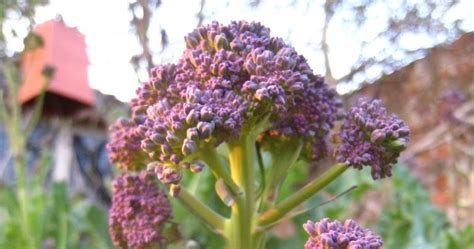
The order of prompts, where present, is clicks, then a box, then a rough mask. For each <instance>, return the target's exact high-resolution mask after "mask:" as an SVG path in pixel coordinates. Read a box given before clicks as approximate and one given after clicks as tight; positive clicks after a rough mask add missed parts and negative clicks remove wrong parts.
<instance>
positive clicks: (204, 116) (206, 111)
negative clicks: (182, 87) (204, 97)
mask: <svg viewBox="0 0 474 249" xmlns="http://www.w3.org/2000/svg"><path fill="white" fill-rule="evenodd" d="M213 117H214V114H213V113H212V109H211V108H209V107H206V106H205V107H203V108H202V109H201V120H202V121H207V122H209V121H211V120H212V118H213Z"/></svg>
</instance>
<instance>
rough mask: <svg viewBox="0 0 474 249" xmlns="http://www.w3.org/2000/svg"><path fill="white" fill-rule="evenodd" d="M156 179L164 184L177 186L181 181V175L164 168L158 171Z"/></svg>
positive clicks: (172, 169)
mask: <svg viewBox="0 0 474 249" xmlns="http://www.w3.org/2000/svg"><path fill="white" fill-rule="evenodd" d="M157 177H158V179H159V180H160V181H161V182H162V183H165V184H177V183H179V181H181V174H180V173H179V172H178V171H177V170H176V169H174V168H171V167H164V168H163V170H161V171H160V174H157Z"/></svg>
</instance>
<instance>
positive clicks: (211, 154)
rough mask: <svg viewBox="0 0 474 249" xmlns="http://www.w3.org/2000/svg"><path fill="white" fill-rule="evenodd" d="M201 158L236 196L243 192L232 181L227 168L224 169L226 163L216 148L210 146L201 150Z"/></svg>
mask: <svg viewBox="0 0 474 249" xmlns="http://www.w3.org/2000/svg"><path fill="white" fill-rule="evenodd" d="M200 156H201V158H202V160H204V162H205V163H206V164H207V166H209V168H210V169H211V171H212V173H213V174H214V176H215V177H216V178H217V179H219V178H222V180H224V182H225V184H226V185H227V186H228V187H229V188H230V190H231V191H232V192H233V193H234V194H235V195H237V194H239V193H240V192H241V190H240V188H239V186H238V185H237V184H236V183H235V182H234V180H232V178H231V176H230V174H229V172H227V170H226V168H225V167H224V162H223V160H222V158H220V156H219V154H218V153H217V151H216V149H215V148H213V147H211V146H209V145H205V146H204V147H203V148H202V149H201V155H200Z"/></svg>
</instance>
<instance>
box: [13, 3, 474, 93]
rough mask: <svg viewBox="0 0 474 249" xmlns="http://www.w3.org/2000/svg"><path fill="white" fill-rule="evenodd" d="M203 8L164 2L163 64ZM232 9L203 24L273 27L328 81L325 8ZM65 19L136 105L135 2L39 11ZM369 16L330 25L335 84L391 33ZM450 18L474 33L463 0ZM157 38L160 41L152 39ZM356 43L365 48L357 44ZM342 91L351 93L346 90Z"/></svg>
mask: <svg viewBox="0 0 474 249" xmlns="http://www.w3.org/2000/svg"><path fill="white" fill-rule="evenodd" d="M199 2H200V1H197V0H195V1H191V0H188V1H185V0H164V1H163V4H162V6H160V8H159V9H158V10H157V11H156V12H155V13H154V16H153V20H152V23H151V26H150V30H149V37H150V46H151V48H152V51H158V52H159V51H160V49H161V48H160V43H159V39H160V29H161V27H163V28H164V29H165V30H166V32H167V34H168V37H169V42H170V43H169V47H168V48H167V49H166V50H165V51H164V52H163V53H157V54H155V63H156V64H160V63H163V62H175V61H176V60H177V58H178V57H179V56H180V55H181V53H182V51H183V49H184V48H185V45H184V39H183V37H184V36H185V35H186V34H187V33H189V32H191V31H192V30H193V29H194V28H195V27H196V24H197V18H196V13H197V11H198V10H199ZM229 2H230V3H227V1H222V0H207V1H206V5H205V14H206V18H205V21H204V23H209V22H210V21H211V20H218V21H219V22H221V23H228V22H230V21H231V20H242V19H245V20H249V21H251V20H255V21H260V22H262V24H264V25H265V26H268V27H270V29H271V31H272V35H273V36H280V37H283V38H284V39H285V40H287V41H288V42H290V43H291V44H292V45H293V46H295V48H296V50H297V51H298V52H299V53H300V54H303V55H305V57H306V58H307V59H308V61H309V63H310V65H311V66H312V68H313V70H314V71H315V72H318V73H321V74H324V64H323V60H322V59H323V57H322V54H321V53H320V52H318V50H319V48H318V46H319V40H320V35H321V32H320V30H321V28H322V24H323V18H324V14H323V13H322V12H321V11H322V10H321V8H320V6H319V5H318V4H312V5H307V4H296V6H295V7H289V4H288V2H292V1H287V0H276V1H275V0H273V1H270V0H266V1H263V3H262V4H261V5H260V6H259V7H258V8H257V9H253V8H250V7H249V6H248V1H229ZM305 2H307V1H305ZM318 2H319V1H318ZM58 14H60V15H62V17H63V20H64V22H65V23H66V24H67V25H68V26H72V27H77V28H78V29H79V31H80V32H82V33H83V34H84V35H85V37H86V43H87V47H88V50H87V53H88V56H89V61H90V66H89V83H90V85H91V86H92V87H93V88H96V89H98V90H100V91H102V92H104V93H106V94H113V95H115V96H116V97H117V98H119V99H121V100H123V101H128V100H129V99H130V98H132V97H133V96H134V94H135V93H134V92H135V89H136V88H137V86H138V84H139V83H138V82H139V79H138V77H137V75H136V73H135V71H134V70H133V67H132V66H131V64H130V58H131V57H132V56H133V55H136V54H139V53H140V52H141V48H140V46H139V45H138V41H137V38H136V37H135V36H134V35H133V33H131V31H130V20H131V18H132V15H131V13H130V12H129V10H128V1H126V0H50V4H49V5H48V6H45V7H40V8H38V9H37V14H36V18H35V21H36V22H37V23H42V22H45V21H47V20H49V19H52V18H54V17H55V16H56V15H58ZM370 15H371V18H372V19H373V21H372V24H371V25H370V26H369V27H366V28H365V29H361V30H351V28H350V27H349V26H347V25H344V23H343V21H342V18H343V15H341V20H337V19H336V20H335V22H336V23H337V24H339V25H332V26H331V29H330V30H329V43H330V44H331V46H332V47H333V48H337V49H332V50H331V54H330V56H331V59H332V60H333V61H336V62H337V64H335V63H333V65H332V68H333V74H334V76H335V77H336V78H337V77H340V76H343V75H344V74H346V73H347V71H348V70H349V69H350V67H351V66H352V65H353V64H354V63H355V60H356V59H357V56H358V53H359V47H358V44H359V43H358V42H360V41H363V40H367V41H369V40H370V39H371V34H374V31H376V30H380V29H383V28H384V27H383V25H382V24H381V22H380V21H379V20H380V19H381V18H383V15H384V13H383V11H382V8H377V9H375V10H374V11H372V13H371V14H370ZM451 15H452V16H448V17H445V18H447V19H449V18H454V17H462V18H463V19H464V22H463V25H464V26H465V27H464V29H465V30H471V31H472V30H474V1H471V0H461V3H460V5H459V6H458V7H457V8H455V9H454V10H453V11H452V14H451ZM5 26H8V25H5ZM4 31H5V29H4ZM154 33H155V34H156V35H153V34H154ZM355 34H357V36H356V37H355ZM20 35H21V34H20ZM7 38H8V37H7ZM423 39H424V40H423ZM354 40H355V41H358V42H351V41H354ZM414 41H416V42H414ZM404 42H405V43H406V44H407V46H410V44H419V45H417V46H418V47H419V46H429V45H432V44H433V43H434V42H435V41H434V40H433V38H431V37H424V38H423V37H407V38H405V41H404ZM373 47H374V49H373V51H374V53H375V54H374V56H377V54H376V53H377V52H376V51H379V50H380V49H383V47H384V44H383V43H381V42H378V43H377V42H375V43H374V44H373ZM376 48H378V49H376ZM9 49H10V50H14V51H15V50H21V49H22V45H21V42H16V43H11V44H9ZM381 70H382V69H380V68H379V69H373V70H372V72H368V74H369V76H370V74H371V75H372V77H374V78H375V77H377V76H378V75H379V74H380V73H381ZM140 78H141V79H140V80H142V81H144V80H146V79H145V78H146V77H145V76H144V75H143V74H142V75H141V77H140ZM338 90H341V89H338ZM346 90H347V89H346ZM341 91H342V92H344V91H345V89H342V90H341Z"/></svg>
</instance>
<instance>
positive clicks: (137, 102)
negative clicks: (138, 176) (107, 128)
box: [131, 21, 340, 185]
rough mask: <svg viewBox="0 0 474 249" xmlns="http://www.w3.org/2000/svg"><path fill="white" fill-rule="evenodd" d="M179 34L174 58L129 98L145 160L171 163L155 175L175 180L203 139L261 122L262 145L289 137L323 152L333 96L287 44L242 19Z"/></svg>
mask: <svg viewBox="0 0 474 249" xmlns="http://www.w3.org/2000/svg"><path fill="white" fill-rule="evenodd" d="M185 40H186V47H187V49H186V50H185V51H184V53H183V55H182V58H181V59H180V60H179V61H178V63H176V64H166V65H160V66H158V67H157V68H155V69H153V70H152V72H151V77H150V80H149V82H147V83H145V84H144V85H142V86H141V87H140V88H139V89H138V90H137V95H138V96H137V98H135V99H133V100H132V101H131V106H132V113H133V116H135V117H136V116H145V117H146V118H145V120H144V122H143V124H142V125H141V131H145V132H144V134H145V135H144V137H143V139H142V141H141V142H140V146H141V149H142V150H143V151H144V152H145V154H146V155H147V156H148V157H149V159H150V161H151V162H159V164H160V165H161V167H162V168H163V169H164V168H167V167H170V168H173V172H172V174H171V173H169V172H168V171H165V170H162V171H161V172H164V173H160V174H158V175H159V176H161V179H163V180H165V181H166V182H172V184H175V185H176V184H178V182H175V181H174V180H175V179H180V177H178V175H179V174H180V171H181V170H183V169H189V167H188V165H189V163H194V160H195V158H196V155H197V153H199V151H200V148H202V147H203V146H204V145H206V146H211V147H216V146H218V145H219V144H221V143H223V142H227V141H229V140H230V139H233V138H237V137H238V136H240V135H242V131H249V130H252V129H253V128H254V127H257V126H258V125H259V124H261V123H262V122H266V125H265V126H263V127H264V128H265V130H264V133H263V134H261V136H260V138H261V139H260V141H261V142H262V144H265V141H267V140H268V141H270V140H272V141H273V140H274V139H275V137H276V138H278V137H284V136H286V137H296V138H297V139H301V140H302V141H304V142H305V147H304V148H305V154H308V155H309V157H310V158H312V159H319V158H321V157H323V156H324V155H325V154H327V153H326V151H327V147H326V145H327V143H326V136H327V134H328V133H329V130H330V129H331V128H332V127H333V125H334V122H335V120H336V116H337V110H338V108H339V107H340V103H339V101H338V99H337V96H336V93H335V91H334V90H332V89H330V88H329V87H328V85H327V84H326V83H325V82H324V79H323V78H322V77H320V76H316V75H314V74H313V72H312V70H311V69H310V67H309V65H308V63H307V62H306V59H305V58H304V57H302V56H301V55H298V54H297V53H296V51H295V50H294V48H293V47H291V46H289V45H287V44H285V43H284V42H283V40H282V39H280V38H275V37H271V36H270V30H269V29H268V28H266V27H264V26H262V25H261V24H260V23H254V22H252V23H248V22H245V21H240V22H232V23H230V24H229V25H221V24H219V23H217V22H213V23H211V24H210V25H208V26H203V27H199V28H198V29H196V30H195V31H193V32H191V33H190V34H188V35H187V36H186V37H185ZM259 127H262V126H259ZM195 171H196V170H195ZM196 172H198V171H196ZM165 173H166V174H165ZM168 173H169V174H168ZM168 175H172V176H173V181H170V180H169V177H166V176H168Z"/></svg>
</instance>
